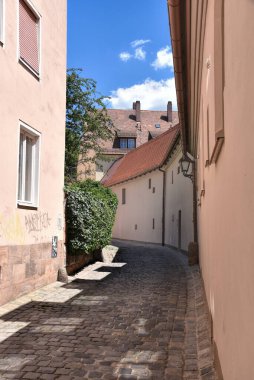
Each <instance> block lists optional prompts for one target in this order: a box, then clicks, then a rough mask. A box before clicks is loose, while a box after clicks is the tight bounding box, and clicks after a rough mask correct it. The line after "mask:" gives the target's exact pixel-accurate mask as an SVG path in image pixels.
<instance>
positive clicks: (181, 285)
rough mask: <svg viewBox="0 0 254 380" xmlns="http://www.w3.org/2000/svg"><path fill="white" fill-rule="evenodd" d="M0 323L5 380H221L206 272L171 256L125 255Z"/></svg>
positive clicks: (0, 314) (33, 298)
mask: <svg viewBox="0 0 254 380" xmlns="http://www.w3.org/2000/svg"><path fill="white" fill-rule="evenodd" d="M0 318H1V319H0V379H45V380H50V379H59V380H67V379H68V380H69V379H75V380H78V379H105V380H106V379H108V380H109V379H156V380H160V379H161V380H162V379H171V380H180V379H193V380H194V379H206V380H212V379H215V378H216V376H215V374H214V369H213V365H212V362H213V361H212V352H211V346H210V342H211V340H210V334H209V324H208V315H207V311H206V307H205V302H204V294H203V289H202V282H201V279H200V275H199V271H198V268H197V267H188V265H187V260H186V258H185V257H184V256H183V255H181V254H180V253H177V252H174V251H171V250H170V249H168V248H162V247H152V246H147V247H144V246H135V245H129V246H128V247H127V246H125V247H124V246H123V247H122V248H121V249H120V252H119V253H118V255H117V256H116V259H115V261H114V263H112V264H106V263H105V264H103V263H101V264H95V265H92V266H90V267H89V268H86V269H85V270H84V271H82V272H80V274H79V275H78V276H76V278H75V280H73V281H72V282H70V283H69V284H67V285H66V284H61V283H59V282H57V283H54V284H52V285H49V286H47V287H44V288H42V289H40V290H38V291H35V292H33V293H31V294H29V295H28V296H24V297H22V298H20V299H18V300H16V301H14V302H11V303H9V304H6V305H4V306H2V307H1V308H0Z"/></svg>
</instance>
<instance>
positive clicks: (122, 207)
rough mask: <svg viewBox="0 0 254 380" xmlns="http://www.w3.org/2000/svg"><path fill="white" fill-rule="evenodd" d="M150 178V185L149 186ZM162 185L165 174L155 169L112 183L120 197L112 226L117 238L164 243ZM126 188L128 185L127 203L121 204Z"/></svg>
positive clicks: (113, 188) (114, 235)
mask: <svg viewBox="0 0 254 380" xmlns="http://www.w3.org/2000/svg"><path fill="white" fill-rule="evenodd" d="M149 178H151V189H149V188H148V184H149ZM162 186H163V175H162V173H161V172H160V171H159V170H156V171H154V172H151V173H148V174H146V175H144V176H142V177H138V178H136V179H134V180H131V181H129V182H125V183H123V184H120V185H117V186H113V187H112V190H113V191H114V192H115V193H116V195H117V197H118V201H119V205H118V209H117V214H116V222H115V225H114V228H113V237H114V238H118V239H127V240H136V241H144V242H150V243H159V244H161V243H162ZM153 187H155V193H153ZM123 188H125V189H126V204H122V189H123ZM153 218H154V219H155V228H154V229H153ZM135 225H137V229H135Z"/></svg>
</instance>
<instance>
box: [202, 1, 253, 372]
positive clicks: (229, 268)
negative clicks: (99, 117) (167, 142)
mask: <svg viewBox="0 0 254 380" xmlns="http://www.w3.org/2000/svg"><path fill="white" fill-rule="evenodd" d="M216 1H217V0H216ZM214 4H215V0H209V1H208V10H207V20H206V32H205V42H204V51H203V67H202V82H201V92H200V110H199V143H198V152H197V154H198V198H199V207H198V229H199V244H200V265H201V270H202V274H203V278H204V282H205V289H206V294H207V299H208V303H209V307H210V310H211V314H212V317H213V329H214V341H215V344H216V346H217V349H218V354H219V359H220V363H221V368H222V373H223V376H224V379H225V380H239V379H254V367H253V363H252V361H253V357H254V344H253V342H254V329H253V315H254V255H253V252H254V235H253V226H254V177H253V141H254V129H253V125H254V107H253V91H254V76H253V60H254V44H253V36H254V23H253V15H254V2H253V1H243V2H241V3H240V4H239V1H236V0H225V1H224V27H223V34H224V41H223V46H224V50H223V53H224V70H223V66H222V67H220V65H218V64H216V60H215V59H214V57H215V50H214V46H216V48H218V44H217V41H216V39H215V40H214ZM239 5H240V6H239ZM208 60H209V62H210V68H208V65H207V62H208ZM196 64H197V62H196ZM221 69H222V72H223V75H224V78H225V79H224V80H225V83H224V85H223V99H224V135H225V141H224V145H223V147H222V151H221V153H220V155H219V157H218V160H217V163H210V165H206V160H207V159H209V156H210V158H211V152H212V149H213V147H214V141H215V137H214V133H215V128H216V123H215V119H216V104H215V100H216V98H217V94H216V88H217V87H216V80H215V79H214V78H215V73H216V74H218V70H221ZM216 70H217V72H216ZM207 109H209V116H208V117H207ZM208 136H209V137H208ZM208 147H209V150H210V152H208ZM201 190H203V192H202V195H201Z"/></svg>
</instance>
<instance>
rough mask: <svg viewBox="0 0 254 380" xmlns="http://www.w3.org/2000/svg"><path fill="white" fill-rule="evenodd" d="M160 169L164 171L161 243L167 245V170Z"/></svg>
mask: <svg viewBox="0 0 254 380" xmlns="http://www.w3.org/2000/svg"><path fill="white" fill-rule="evenodd" d="M159 171H160V172H162V173H163V180H162V181H163V182H162V237H161V245H162V246H164V245H165V203H166V202H165V200H166V170H163V169H161V168H159Z"/></svg>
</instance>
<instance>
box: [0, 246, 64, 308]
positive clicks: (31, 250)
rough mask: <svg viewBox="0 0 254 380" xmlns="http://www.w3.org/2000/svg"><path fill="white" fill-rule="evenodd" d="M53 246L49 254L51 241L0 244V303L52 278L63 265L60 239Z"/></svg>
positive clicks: (55, 276) (36, 287)
mask: <svg viewBox="0 0 254 380" xmlns="http://www.w3.org/2000/svg"><path fill="white" fill-rule="evenodd" d="M57 248H58V249H57V257H51V250H52V245H51V243H43V244H29V245H10V246H2V247H0V263H1V265H0V305H2V304H4V303H6V302H8V301H10V300H12V299H15V298H17V297H19V296H21V295H23V294H26V293H29V292H31V291H32V290H35V289H38V288H40V287H42V286H44V285H47V284H49V283H51V282H54V281H56V280H57V273H58V269H59V268H61V267H63V266H65V254H64V244H63V242H62V241H59V242H58V247H57Z"/></svg>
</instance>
